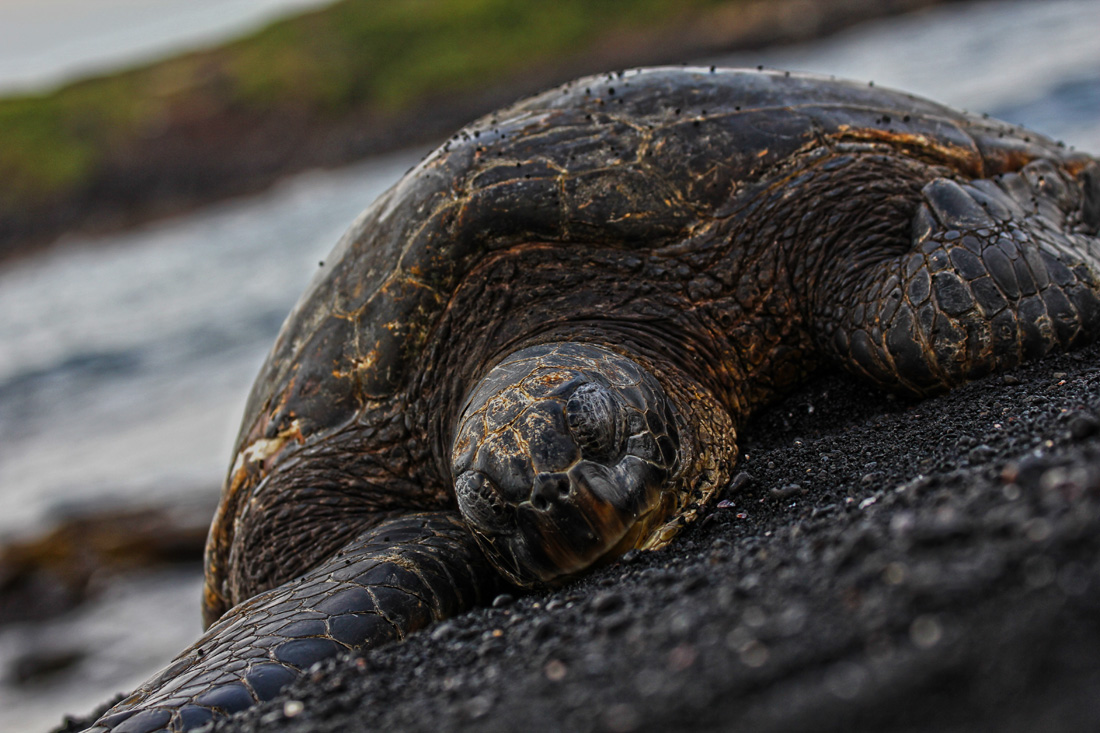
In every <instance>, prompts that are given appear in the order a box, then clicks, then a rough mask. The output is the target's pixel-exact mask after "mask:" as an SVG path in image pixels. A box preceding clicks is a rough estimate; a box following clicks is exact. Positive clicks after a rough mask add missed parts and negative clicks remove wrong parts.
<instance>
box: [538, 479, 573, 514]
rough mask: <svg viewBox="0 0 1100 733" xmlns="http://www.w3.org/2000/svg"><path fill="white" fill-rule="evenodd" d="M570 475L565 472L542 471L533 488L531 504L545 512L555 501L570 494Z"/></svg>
mask: <svg viewBox="0 0 1100 733" xmlns="http://www.w3.org/2000/svg"><path fill="white" fill-rule="evenodd" d="M569 490H570V487H569V477H568V476H566V475H565V474H564V473H541V474H539V475H538V476H535V485H534V487H533V488H532V489H531V506H533V507H535V509H538V510H539V511H540V512H544V511H546V510H547V509H549V508H550V507H551V505H553V504H554V503H555V502H558V501H561V500H562V499H564V498H565V497H567V496H569Z"/></svg>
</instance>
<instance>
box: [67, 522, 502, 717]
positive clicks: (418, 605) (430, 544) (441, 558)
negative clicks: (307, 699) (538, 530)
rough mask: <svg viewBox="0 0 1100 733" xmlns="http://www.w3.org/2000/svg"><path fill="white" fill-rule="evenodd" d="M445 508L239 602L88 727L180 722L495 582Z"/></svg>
mask: <svg viewBox="0 0 1100 733" xmlns="http://www.w3.org/2000/svg"><path fill="white" fill-rule="evenodd" d="M500 583H501V581H500V578H499V575H497V573H496V572H495V571H493V570H492V569H491V568H490V567H489V565H488V563H487V562H486V560H485V559H484V556H483V555H482V554H481V551H480V550H479V549H478V547H477V545H476V543H475V542H474V539H473V537H472V535H471V534H470V531H469V529H467V527H466V525H465V523H464V522H463V521H462V520H461V518H460V517H459V516H458V514H457V513H456V512H429V513H421V514H411V515H409V516H405V517H400V518H397V519H392V520H389V521H386V522H383V523H381V524H379V525H377V526H375V527H373V528H371V529H370V530H369V531H367V532H365V533H363V534H362V535H360V536H359V537H357V538H356V539H355V540H354V541H353V542H351V543H349V544H348V545H347V546H346V547H345V548H344V549H343V550H341V551H340V552H338V553H337V554H336V555H335V556H333V557H332V558H331V559H329V560H328V561H327V562H325V563H323V564H322V565H320V566H319V567H318V568H317V569H316V570H314V571H312V572H310V573H308V574H307V575H305V576H303V577H301V578H296V579H294V580H292V581H290V582H288V583H285V584H283V585H281V586H278V587H276V588H273V589H271V590H269V591H266V592H264V593H260V594H259V595H257V596H255V597H253V598H251V599H249V600H247V601H245V602H244V603H241V604H238V605H237V606H235V607H234V608H232V609H230V610H229V611H228V612H227V613H226V614H225V615H224V616H223V617H222V618H221V619H220V620H218V622H217V623H215V624H214V625H213V626H211V627H210V628H209V629H208V630H207V632H206V633H205V634H204V635H203V636H202V638H200V639H199V640H198V641H197V642H196V643H195V644H194V645H193V646H191V647H190V648H189V649H187V650H186V651H184V652H183V653H182V654H180V655H179V657H177V658H176V659H175V661H173V662H172V663H171V664H170V665H169V666H168V667H166V668H165V669H164V670H162V671H161V672H160V673H158V674H157V675H156V676H155V677H153V678H152V679H150V680H149V681H148V682H146V683H145V684H144V685H142V686H141V687H140V688H139V689H138V690H137V691H136V692H134V693H133V694H132V695H130V696H129V697H127V698H126V699H125V700H123V701H121V702H120V703H119V704H117V705H115V706H114V707H113V708H111V709H110V710H108V711H107V713H105V714H104V715H103V716H102V717H101V718H100V719H99V720H97V721H96V723H95V725H94V726H93V727H92V728H90V729H89V730H90V731H95V732H97V733H99V732H100V731H111V730H116V729H117V730H125V731H126V732H127V733H151V732H152V731H159V730H163V729H167V730H189V729H192V728H196V727H198V726H201V725H203V724H204V723H206V722H207V721H209V720H211V719H212V718H215V717H221V716H224V715H228V714H231V713H235V712H238V711H240V710H244V709H246V708H249V707H251V706H252V705H254V704H256V703H257V702H262V701H264V700H270V699H271V698H273V697H274V696H275V695H276V694H277V693H278V692H279V691H280V690H282V689H283V688H284V687H285V686H286V685H288V684H289V683H290V682H292V681H293V680H294V679H296V678H297V677H298V676H299V675H300V674H301V673H302V672H304V671H305V670H308V669H309V668H310V667H311V666H312V665H314V664H315V663H317V662H320V661H323V660H325V659H328V658H330V657H335V656H337V655H340V654H344V653H347V652H355V651H363V650H365V649H369V648H372V647H375V646H378V645H379V644H384V643H386V642H390V641H397V640H401V639H404V638H405V637H406V636H407V635H408V634H410V633H412V632H413V631H416V630H418V629H421V628H423V627H425V626H427V625H429V624H431V623H432V622H434V621H439V620H441V619H443V618H447V617H449V616H453V615H455V614H456V613H460V612H462V611H464V610H466V609H469V608H471V607H473V606H475V605H478V604H484V603H485V602H486V601H487V600H489V599H491V598H492V595H493V594H494V593H495V592H496V590H497V588H498V587H499V586H500Z"/></svg>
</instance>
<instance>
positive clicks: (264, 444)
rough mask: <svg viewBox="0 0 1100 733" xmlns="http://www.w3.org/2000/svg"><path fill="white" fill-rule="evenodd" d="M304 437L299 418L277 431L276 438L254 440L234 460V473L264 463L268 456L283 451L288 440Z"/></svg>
mask: <svg viewBox="0 0 1100 733" xmlns="http://www.w3.org/2000/svg"><path fill="white" fill-rule="evenodd" d="M302 437H303V436H302V430H301V425H300V423H299V421H298V420H294V421H292V422H291V423H290V425H288V426H287V427H286V428H284V429H283V430H280V431H279V432H278V433H276V435H275V437H274V438H259V439H257V440H254V441H252V442H251V443H249V444H248V445H247V446H245V447H244V448H242V449H241V451H240V452H239V453H237V458H236V460H235V461H234V462H233V471H232V473H233V474H234V476H236V474H238V473H239V472H240V471H242V470H244V469H245V468H247V467H248V466H249V465H253V464H257V463H259V464H263V462H264V461H266V460H267V459H268V458H271V457H272V456H274V455H275V454H277V453H278V452H279V451H281V450H282V449H283V447H284V446H285V445H286V444H287V442H288V441H290V440H291V439H293V440H296V441H299V442H300V441H301V440H302Z"/></svg>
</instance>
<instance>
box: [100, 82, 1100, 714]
mask: <svg viewBox="0 0 1100 733" xmlns="http://www.w3.org/2000/svg"><path fill="white" fill-rule="evenodd" d="M1098 227H1100V165H1098V163H1097V162H1096V161H1095V160H1094V159H1093V158H1091V157H1089V156H1087V155H1084V154H1081V153H1076V152H1072V151H1069V150H1067V149H1065V148H1064V147H1063V146H1061V145H1059V144H1056V143H1054V142H1052V141H1050V140H1048V139H1046V138H1044V137H1042V136H1040V135H1036V134H1033V133H1029V132H1027V131H1025V130H1022V129H1020V128H1018V127H1013V126H1011V125H1008V124H1005V123H1002V122H998V121H994V120H989V119H982V118H978V117H975V116H971V115H967V114H964V113H960V112H956V111H953V110H951V109H948V108H946V107H943V106H941V105H939V104H935V103H933V102H929V101H926V100H924V99H920V98H917V97H913V96H910V95H907V94H902V93H898V92H894V91H889V90H885V89H882V88H877V87H872V86H868V85H863V84H855V83H849V82H840V81H834V80H829V79H825V78H821V77H818V76H810V75H802V74H787V73H782V72H772V71H744V70H736V69H715V68H709V69H707V68H683V67H677V68H656V69H641V70H634V71H629V72H623V73H616V74H609V75H605V76H600V77H590V78H585V79H581V80H579V81H576V82H573V83H571V84H567V85H565V86H563V87H560V88H557V89H554V90H552V91H549V92H546V93H543V94H540V95H538V96H534V97H531V98H529V99H526V100H524V101H521V102H519V103H518V104H516V105H514V106H512V107H509V108H507V109H505V110H502V111H500V112H498V113H496V114H493V115H491V116H489V117H486V118H484V119H482V120H480V121H479V122H476V123H474V124H473V125H471V126H469V127H467V128H465V129H464V130H462V131H461V132H459V133H458V134H457V135H456V136H455V137H453V138H452V139H450V140H449V141H448V142H446V143H445V144H444V145H442V146H441V147H439V148H438V149H437V150H435V151H434V152H433V153H431V154H430V155H428V156H427V157H426V158H425V159H424V160H423V161H421V162H420V163H419V164H418V165H417V166H416V167H415V168H413V169H412V170H411V171H410V172H409V173H408V174H407V175H406V176H405V177H404V178H403V179H401V181H399V182H398V183H397V184H396V185H395V186H394V187H393V188H392V189H390V190H389V191H388V192H387V193H385V194H384V195H382V196H381V198H379V199H378V200H377V201H375V202H374V203H373V204H372V205H371V206H370V207H369V208H368V209H367V210H366V212H365V213H364V214H363V215H362V216H361V217H360V218H359V220H358V221H357V222H356V223H355V224H354V225H353V226H352V228H351V230H350V231H349V232H348V234H347V235H345V236H344V238H343V239H342V240H341V241H340V242H339V244H338V245H337V246H336V249H335V251H334V252H333V254H332V255H331V256H330V257H328V258H327V259H326V260H325V262H324V265H323V267H322V268H321V270H320V271H319V272H318V274H317V276H316V277H315V278H314V280H313V282H312V284H311V285H310V286H309V288H308V290H307V291H306V293H305V295H304V296H302V298H301V300H300V302H299V303H298V305H297V306H296V307H295V309H294V311H293V312H292V313H291V315H290V317H289V318H288V319H287V321H286V323H285V325H284V326H283V328H282V331H281V333H280V334H279V336H278V339H277V341H276V342H275V346H274V348H273V349H272V351H271V354H270V356H269V357H268V359H267V362H266V363H265V364H264V366H263V368H262V371H261V372H260V375H259V377H258V378H257V380H256V383H255V386H254V387H253V389H252V393H251V397H250V398H249V401H248V405H247V407H246V410H245V415H244V420H243V423H242V427H241V431H240V436H239V438H238V440H237V450H236V454H235V455H236V457H235V459H234V461H233V465H232V467H231V469H230V471H229V475H228V478H227V480H226V485H225V490H224V495H223V498H222V502H221V506H220V508H219V510H218V512H217V515H216V517H215V518H214V522H213V526H212V527H211V531H210V538H209V543H208V546H207V552H206V584H205V597H204V611H205V620H206V622H207V624H209V628H208V630H207V632H206V633H205V635H204V636H203V637H202V638H201V639H199V641H198V642H196V643H195V645H194V646H192V647H191V648H190V649H188V650H186V651H184V652H183V653H182V654H181V655H180V656H179V657H178V658H177V659H176V660H175V661H174V662H173V663H172V664H171V665H169V666H168V667H167V668H166V669H165V670H164V671H162V672H161V673H160V674H158V675H157V676H155V677H154V678H153V679H151V680H150V681H149V682H147V683H146V684H145V685H143V686H142V687H141V689H139V690H138V691H137V692H135V693H133V694H132V695H130V696H129V697H127V698H126V699H124V700H123V701H122V702H120V703H119V704H118V705H116V706H115V707H114V708H112V709H111V710H110V711H108V712H107V713H106V714H105V715H104V716H103V717H102V718H100V720H99V721H97V723H96V724H95V726H94V727H93V728H92V729H91V730H95V731H106V730H114V731H117V732H118V733H147V732H148V731H154V730H161V729H169V730H181V729H189V728H193V727H197V726H199V725H202V724H203V723H205V722H207V721H209V720H210V719H211V718H214V717H217V716H222V715H226V714H229V713H232V712H234V711H238V710H242V709H244V708H247V707H249V706H250V705H253V704H254V703H256V702H257V701H262V700H267V699H270V698H272V697H273V696H274V695H275V694H276V693H277V692H278V691H279V690H280V689H282V688H283V687H285V686H286V685H287V684H288V683H289V682H290V681H291V680H293V679H294V678H295V677H296V676H298V675H299V674H300V673H301V671H302V670H306V669H308V668H309V667H310V666H311V665H313V664H315V663H316V662H318V661H321V660H324V659H326V658H329V657H333V656H336V655H338V654H342V653H346V652H348V651H353V652H354V651H361V650H363V649H366V648H369V647H372V646H375V645H378V644H382V643H386V642H390V641H394V640H400V639H403V638H404V637H405V636H407V635H408V634H410V633H412V632H414V631H416V630H417V629H421V628H423V627H425V626H427V625H429V624H431V623H432V622H433V621H437V620H439V619H442V618H444V617H447V616H449V615H453V614H456V613H459V612H461V611H463V610H464V609H469V608H471V607H473V606H476V605H478V604H482V603H485V602H487V601H488V600H490V599H492V598H493V597H494V595H495V594H497V593H499V592H501V589H504V588H514V587H516V586H519V587H524V588H534V587H547V586H554V585H558V584H561V583H564V582H567V581H568V580H569V579H571V578H574V577H576V576H577V575H579V574H581V573H584V572H586V571H587V570H589V569H590V568H593V567H595V566H599V565H601V564H605V563H609V562H612V561H614V560H615V558H617V557H618V556H620V555H621V554H623V553H624V552H626V551H627V550H630V549H635V548H637V549H643V550H644V549H650V548H658V547H661V546H664V545H665V544H667V543H668V542H670V541H671V540H672V538H673V537H674V536H675V535H676V533H677V532H678V531H679V530H680V529H681V528H682V527H683V526H685V524H687V523H688V522H690V521H691V520H692V519H693V518H694V517H696V516H697V515H698V514H699V513H700V512H701V510H702V508H703V507H704V506H705V505H706V503H707V501H708V499H710V498H711V497H712V496H713V495H714V494H716V493H717V492H720V491H721V490H722V489H723V488H725V487H726V486H727V485H728V484H729V482H730V478H731V475H732V474H731V472H732V470H733V467H734V464H735V462H736V460H737V442H738V440H737V438H738V432H739V431H740V430H742V428H743V426H744V425H745V423H746V420H747V419H748V417H749V416H750V415H752V414H753V412H754V411H755V410H757V409H758V408H760V407H761V406H763V405H766V404H767V403H768V402H769V400H771V399H772V398H773V397H775V396H776V395H777V394H779V393H781V392H782V391H783V390H785V389H787V388H789V387H791V386H792V385H795V384H797V383H799V382H800V380H802V379H804V378H805V377H806V375H807V374H809V373H810V372H811V371H812V370H814V369H815V368H816V367H817V366H818V365H820V364H823V363H832V364H836V365H841V366H843V367H844V368H846V369H848V370H849V371H851V372H852V373H854V374H855V375H857V377H858V378H861V379H864V380H867V381H868V382H870V383H873V384H875V385H878V386H879V387H882V388H885V389H888V390H893V391H897V392H903V393H908V394H912V395H925V394H929V393H934V392H937V391H941V390H944V389H947V388H950V387H952V386H953V385H957V384H960V383H962V382H964V381H966V380H970V379H974V378H976V377H980V376H982V375H984V374H987V373H989V372H991V371H993V370H996V369H1001V368H1006V367H1011V366H1013V365H1016V364H1019V363H1020V362H1021V361H1023V360H1025V359H1030V358H1034V357H1039V356H1042V355H1043V354H1045V353H1047V352H1049V351H1051V350H1054V349H1069V348H1072V347H1074V346H1077V345H1079V344H1082V343H1084V342H1086V341H1088V340H1090V339H1092V338H1094V337H1095V336H1096V335H1097V334H1098V333H1100V280H1098V273H1100V261H1098V257H1100V239H1098V238H1097V230H1098Z"/></svg>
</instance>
